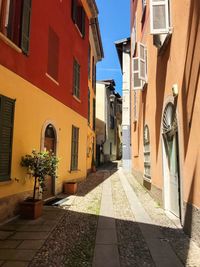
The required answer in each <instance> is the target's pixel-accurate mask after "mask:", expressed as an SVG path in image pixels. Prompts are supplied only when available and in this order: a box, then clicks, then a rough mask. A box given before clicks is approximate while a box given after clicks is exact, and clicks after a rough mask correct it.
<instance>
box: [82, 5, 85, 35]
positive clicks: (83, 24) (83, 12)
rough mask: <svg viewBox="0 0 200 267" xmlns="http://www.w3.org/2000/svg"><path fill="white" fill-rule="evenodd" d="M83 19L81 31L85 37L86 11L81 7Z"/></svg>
mask: <svg viewBox="0 0 200 267" xmlns="http://www.w3.org/2000/svg"><path fill="white" fill-rule="evenodd" d="M81 13H82V14H81V19H82V23H81V33H82V36H83V38H84V37H85V11H84V9H83V8H81Z"/></svg>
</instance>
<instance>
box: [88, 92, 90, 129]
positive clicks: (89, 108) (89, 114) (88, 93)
mask: <svg viewBox="0 0 200 267" xmlns="http://www.w3.org/2000/svg"><path fill="white" fill-rule="evenodd" d="M88 124H90V89H88Z"/></svg>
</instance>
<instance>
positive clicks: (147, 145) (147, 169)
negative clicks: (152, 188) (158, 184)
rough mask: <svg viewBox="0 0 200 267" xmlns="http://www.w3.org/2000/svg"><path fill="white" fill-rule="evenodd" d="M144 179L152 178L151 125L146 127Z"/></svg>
mask: <svg viewBox="0 0 200 267" xmlns="http://www.w3.org/2000/svg"><path fill="white" fill-rule="evenodd" d="M144 179H147V180H151V157H150V137H149V127H148V126H147V125H145V127H144Z"/></svg>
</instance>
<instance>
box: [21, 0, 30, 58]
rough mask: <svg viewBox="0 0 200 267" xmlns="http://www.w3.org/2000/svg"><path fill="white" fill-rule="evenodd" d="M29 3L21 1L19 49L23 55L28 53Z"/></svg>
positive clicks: (28, 1) (25, 0)
mask: <svg viewBox="0 0 200 267" xmlns="http://www.w3.org/2000/svg"><path fill="white" fill-rule="evenodd" d="M31 2H32V1H31V0H24V1H23V12H22V35H21V49H22V51H23V52H24V53H25V54H28V52H29V39H30V19H31Z"/></svg>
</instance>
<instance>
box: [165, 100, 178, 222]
mask: <svg viewBox="0 0 200 267" xmlns="http://www.w3.org/2000/svg"><path fill="white" fill-rule="evenodd" d="M162 140H163V174H164V204H165V209H166V210H169V211H170V212H171V213H173V214H174V215H175V216H177V217H179V218H180V219H181V193H180V169H179V143H178V125H177V117H176V110H175V106H174V104H173V103H171V102H169V103H168V104H167V105H166V107H165V109H164V112H163V120H162Z"/></svg>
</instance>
